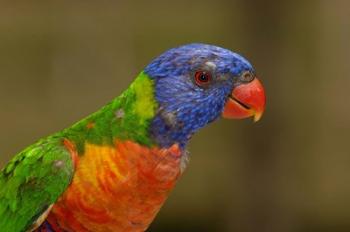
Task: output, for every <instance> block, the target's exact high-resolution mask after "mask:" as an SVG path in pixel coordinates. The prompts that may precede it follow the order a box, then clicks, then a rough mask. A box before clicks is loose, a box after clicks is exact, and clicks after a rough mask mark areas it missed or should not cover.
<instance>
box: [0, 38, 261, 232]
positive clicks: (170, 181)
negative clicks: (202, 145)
mask: <svg viewBox="0 0 350 232" xmlns="http://www.w3.org/2000/svg"><path fill="white" fill-rule="evenodd" d="M203 70H204V71H203ZM245 72H250V73H252V68H251V66H250V64H249V63H248V62H247V61H246V60H245V59H244V58H242V57H240V56H238V55H236V54H234V53H232V52H230V51H228V50H225V49H222V48H218V47H215V46H210V45H202V44H192V45H186V46H183V47H180V48H177V49H172V50H170V51H168V52H166V53H164V54H163V55H162V56H160V57H158V58H157V59H155V60H154V61H153V62H152V63H151V64H150V65H149V66H147V67H146V69H145V70H144V71H142V72H141V73H140V74H139V75H138V77H137V78H136V79H135V81H134V82H133V83H132V84H131V85H130V87H129V88H128V89H127V90H126V91H125V92H124V93H123V94H122V95H120V96H119V97H117V98H115V99H114V100H113V101H112V102H110V103H109V104H107V105H106V106H105V107H103V108H102V109H100V110H99V111H97V112H96V113H94V114H92V115H91V116H88V117H87V118H85V119H83V120H81V121H80V122H78V123H76V124H75V125H73V126H72V127H69V128H67V129H65V130H63V131H61V132H58V133H56V134H54V135H52V136H49V137H47V138H45V139H42V140H40V141H39V142H37V143H36V144H33V145H32V146H30V147H28V148H27V149H25V150H24V151H23V152H21V153H19V154H18V155H16V156H15V157H14V158H13V159H12V160H11V161H10V162H9V164H8V165H7V166H5V167H4V168H3V170H2V171H1V172H0V228H1V231H2V232H22V231H48V232H59V231H64V232H66V231H68V232H74V231H77V232H80V231H82V232H90V231H91V232H99V231H101V232H102V231H103V232H108V231H113V232H141V231H145V230H146V229H147V228H148V226H149V225H150V223H151V222H152V221H153V219H154V217H155V216H156V214H157V212H158V211H159V209H160V208H161V206H162V205H163V203H164V201H165V200H166V198H167V196H168V194H169V192H170V190H171V189H172V188H173V187H174V186H175V183H176V181H177V179H178V178H179V177H180V176H181V174H182V172H183V170H184V169H185V167H186V165H187V161H188V153H187V152H186V150H185V149H186V144H187V142H188V140H189V139H190V138H191V136H192V134H193V133H194V132H195V131H197V130H198V129H199V128H201V127H203V126H205V125H206V124H207V123H209V122H211V121H213V120H215V119H216V118H217V117H218V116H219V115H220V114H221V113H222V112H223V114H225V115H226V116H228V117H235V115H236V116H237V117H239V118H243V117H247V116H252V115H257V114H258V113H261V112H262V110H263V105H264V99H263V100H261V99H260V100H259V99H258V98H260V95H263V92H261V91H263V90H262V88H261V87H259V88H257V89H256V90H254V91H251V92H252V93H253V94H251V93H248V94H246V93H245V94H243V95H242V96H239V98H240V99H243V101H242V102H241V101H239V100H237V103H233V100H232V102H231V100H228V99H227V96H229V95H230V94H231V92H232V93H233V89H239V88H240V86H241V85H242V86H245V85H246V86H248V85H249V84H250V82H252V83H253V82H254V81H253V79H252V80H249V81H246V79H247V78H246V77H245V78H246V79H242V80H235V79H234V78H233V77H234V76H238V77H241V76H242V75H243V74H244V73H245ZM208 73H210V76H208ZM204 74H205V75H207V76H203V75H204ZM192 77H193V78H192ZM206 77H210V80H209V79H208V78H206ZM214 78H215V79H214ZM208 80H209V81H208ZM208 83H209V84H211V85H209V84H208ZM246 83H247V84H246ZM244 89H246V87H244ZM257 91H260V93H256V92H257ZM242 92H244V91H239V94H242ZM239 94H238V95H239ZM254 94H258V95H259V97H256V96H254V97H250V96H253V95H254ZM251 99H253V101H251ZM254 99H255V100H254ZM256 99H258V101H260V102H258V103H257V102H256ZM228 101H230V102H231V103H230V104H228ZM234 102H236V100H235V101H234ZM235 104H236V105H235ZM237 104H238V105H237ZM261 104H262V106H261ZM225 105H230V109H228V110H227V109H226V108H225V109H224V107H225ZM250 106H251V107H252V108H250ZM255 107H262V108H259V109H257V110H256V112H255V111H254V112H253V111H252V110H253V109H255Z"/></svg>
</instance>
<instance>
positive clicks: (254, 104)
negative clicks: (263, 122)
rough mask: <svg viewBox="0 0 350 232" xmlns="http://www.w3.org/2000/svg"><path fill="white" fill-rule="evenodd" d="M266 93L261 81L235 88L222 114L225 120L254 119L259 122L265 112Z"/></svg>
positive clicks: (256, 80)
mask: <svg viewBox="0 0 350 232" xmlns="http://www.w3.org/2000/svg"><path fill="white" fill-rule="evenodd" d="M265 100H266V97H265V91H264V87H263V86H262V84H261V83H260V81H259V80H258V79H257V78H255V79H254V80H253V81H251V82H249V83H246V84H241V85H239V86H237V87H235V88H234V89H233V91H232V93H231V95H230V96H229V98H228V100H227V102H226V105H225V108H224V110H223V112H222V116H223V117H224V118H230V119H242V118H248V117H254V122H257V121H259V119H260V118H261V116H262V115H263V113H264V110H265Z"/></svg>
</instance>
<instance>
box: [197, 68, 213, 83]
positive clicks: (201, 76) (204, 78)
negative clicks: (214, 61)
mask: <svg viewBox="0 0 350 232" xmlns="http://www.w3.org/2000/svg"><path fill="white" fill-rule="evenodd" d="M194 80H195V81H196V84H197V85H199V86H206V85H208V84H209V83H210V82H211V80H212V77H211V74H210V72H206V71H197V72H196V73H195V74H194Z"/></svg>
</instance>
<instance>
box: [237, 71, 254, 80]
mask: <svg viewBox="0 0 350 232" xmlns="http://www.w3.org/2000/svg"><path fill="white" fill-rule="evenodd" d="M254 77H255V76H254V74H253V73H252V72H249V71H246V72H243V73H242V75H241V76H240V80H241V81H242V82H251V81H252V80H253V79H254Z"/></svg>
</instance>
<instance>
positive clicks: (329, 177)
mask: <svg viewBox="0 0 350 232" xmlns="http://www.w3.org/2000/svg"><path fill="white" fill-rule="evenodd" d="M190 42H205V43H211V44H216V45H220V46H223V47H226V48H229V49H231V50H234V51H237V52H239V53H241V54H243V55H244V56H246V57H247V58H248V59H249V60H250V61H251V62H252V63H253V64H254V66H255V68H256V70H257V71H258V74H259V76H260V79H261V80H262V81H263V82H264V85H265V87H266V91H267V97H268V105H267V110H266V114H265V116H264V117H263V120H262V121H261V122H259V123H257V124H253V123H252V122H251V121H249V120H245V121H226V120H220V121H219V122H216V123H214V124H212V125H210V126H209V127H207V128H205V129H203V130H202V131H200V132H199V133H198V134H197V135H196V136H195V137H194V138H193V140H192V142H191V144H190V151H191V153H192V161H191V164H190V167H189V169H188V170H187V172H186V174H185V175H184V176H183V178H182V179H181V181H180V182H179V184H178V186H177V188H176V190H175V191H174V192H173V193H172V195H171V197H170V199H169V200H168V202H167V203H166V205H165V206H164V208H163V209H162V211H161V213H160V214H159V216H158V217H157V220H156V221H155V223H154V224H153V225H152V227H151V228H150V231H152V232H157V231H168V232H172V231H176V232H179V231H191V232H195V231H200V232H206V231H210V232H211V231H239V232H289V231H291V232H313V231H317V232H326V231H327V232H328V231H329V232H343V231H350V141H349V139H350V136H349V134H350V106H349V101H350V98H349V91H348V90H349V88H350V77H349V73H350V63H349V62H350V1H346V0H335V1H327V0H320V1H302V0H297V1H278V0H265V1H259V0H256V1H252V0H251V1H247V0H235V1H209V0H208V1H181V0H178V1H168V2H165V1H161V0H157V1H133V2H131V1H129V2H127V1H123V2H122V1H107V0H103V1H58V0H57V1H16V0H13V1H1V3H0V107H1V112H0V122H1V127H0V128H1V129H0V154H1V155H0V166H3V165H4V164H5V162H7V161H8V160H9V158H10V157H11V156H12V155H13V154H15V153H17V152H18V151H20V150H22V149H23V148H24V147H25V146H26V145H29V144H31V143H33V142H34V141H35V140H37V139H38V138H40V137H43V136H46V135H49V134H50V133H53V132H55V131H58V130H60V129H62V128H65V127H67V126H69V125H71V124H72V123H73V122H75V121H77V120H79V119H81V118H82V117H84V116H86V115H88V114H90V113H92V112H94V111H95V110H96V109H98V108H99V107H101V106H102V105H103V104H105V103H106V102H108V101H109V100H111V99H112V98H113V97H115V96H117V95H119V94H120V93H121V91H122V90H123V89H125V88H126V87H127V86H128V84H129V83H130V82H131V81H132V79H133V77H135V75H136V74H137V73H138V72H139V71H140V70H142V69H143V67H144V66H145V65H146V64H147V63H148V62H150V61H151V59H152V58H154V57H155V56H157V55H159V54H160V53H161V52H163V51H165V50H166V49H168V48H171V47H174V46H178V45H181V44H185V43H190Z"/></svg>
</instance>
